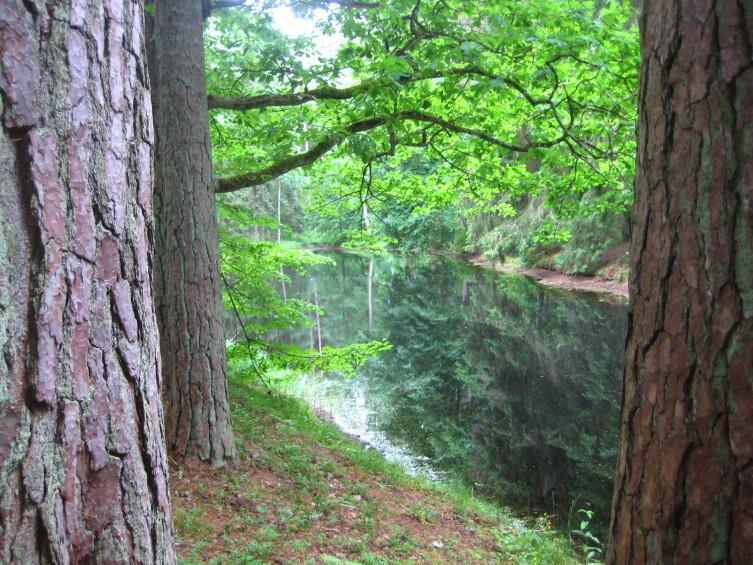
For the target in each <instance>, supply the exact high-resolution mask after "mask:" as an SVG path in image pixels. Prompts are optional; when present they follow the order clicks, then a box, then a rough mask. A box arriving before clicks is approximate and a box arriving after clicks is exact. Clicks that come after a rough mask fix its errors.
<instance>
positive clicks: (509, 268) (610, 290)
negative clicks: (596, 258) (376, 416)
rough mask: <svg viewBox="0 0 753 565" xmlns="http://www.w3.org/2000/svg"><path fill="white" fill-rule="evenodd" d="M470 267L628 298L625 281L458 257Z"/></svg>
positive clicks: (544, 283) (562, 287) (464, 256)
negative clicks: (515, 274) (514, 274)
mask: <svg viewBox="0 0 753 565" xmlns="http://www.w3.org/2000/svg"><path fill="white" fill-rule="evenodd" d="M459 257H461V258H463V259H465V260H466V261H468V262H469V263H471V264H472V265H475V266H476V267H480V268H482V269H491V270H493V271H498V272H501V273H517V274H521V275H525V276H527V277H531V278H533V279H534V280H535V281H536V282H537V283H539V284H541V285H544V286H549V287H555V288H561V289H563V290H580V291H585V292H596V293H600V294H608V295H612V296H619V297H621V298H628V283H627V281H618V280H611V279H604V278H600V277H585V276H578V275H565V274H563V273H560V272H558V271H553V270H550V269H542V268H526V267H518V266H516V265H510V264H508V263H499V262H498V261H487V260H486V259H483V258H482V257H481V255H480V254H466V255H459Z"/></svg>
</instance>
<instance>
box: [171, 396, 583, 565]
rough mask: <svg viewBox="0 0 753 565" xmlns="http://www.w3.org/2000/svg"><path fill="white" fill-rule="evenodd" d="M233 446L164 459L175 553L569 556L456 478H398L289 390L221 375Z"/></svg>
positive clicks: (285, 557)
mask: <svg viewBox="0 0 753 565" xmlns="http://www.w3.org/2000/svg"><path fill="white" fill-rule="evenodd" d="M231 402H232V410H233V424H234V426H235V430H236V434H237V441H238V444H239V448H240V451H241V458H240V460H239V461H238V462H237V463H234V464H233V465H229V466H226V467H224V468H222V469H210V468H207V467H204V466H200V465H191V464H189V465H185V466H177V465H176V466H173V468H172V475H171V481H172V495H173V507H174V519H175V527H176V530H177V538H178V552H179V555H180V557H181V559H182V561H181V562H182V563H184V564H186V565H188V564H191V565H193V564H197V563H238V564H245V565H250V564H260V563H290V564H300V563H305V564H312V565H313V564H330V565H334V564H341V565H343V564H357V563H361V564H364V565H369V564H374V565H376V564H393V563H395V564H409V563H531V564H536V563H552V564H560V563H561V564H570V563H578V562H579V560H578V558H577V557H576V555H575V552H574V551H573V549H572V548H571V547H570V545H569V543H568V541H567V540H566V539H564V538H563V537H562V536H561V535H559V534H556V533H554V532H552V531H549V530H548V529H547V525H546V524H545V523H544V524H538V526H526V525H525V524H524V523H523V522H521V521H520V520H518V519H516V518H514V517H513V516H512V515H511V514H510V513H509V512H508V511H507V510H506V509H504V508H500V507H498V506H495V505H492V504H489V503H486V502H484V501H481V500H478V499H477V498H474V497H473V496H471V494H470V492H469V491H468V490H467V489H465V488H463V487H459V486H457V487H456V486H447V485H442V486H438V485H434V484H430V483H428V482H427V481H422V480H418V479H414V478H411V477H408V476H407V475H406V474H405V473H404V472H403V471H402V469H400V468H399V467H398V466H396V465H393V464H390V463H388V462H386V461H385V460H384V459H383V457H382V456H381V455H380V454H379V453H377V452H375V451H374V450H370V449H367V448H365V447H364V446H362V445H361V444H359V443H357V442H355V441H353V440H352V439H350V438H348V437H347V436H345V435H344V434H342V433H341V432H340V431H339V430H338V429H337V428H336V427H335V426H333V425H332V424H329V423H327V422H324V421H322V420H320V419H319V418H317V417H316V416H315V415H314V414H313V413H312V412H311V410H310V409H309V408H308V407H307V406H306V405H305V404H304V403H303V402H302V401H300V400H296V399H292V398H289V397H284V396H277V395H275V396H270V395H268V394H266V393H265V392H264V391H262V390H259V389H257V388H253V387H249V386H247V385H243V384H241V383H238V382H234V383H231Z"/></svg>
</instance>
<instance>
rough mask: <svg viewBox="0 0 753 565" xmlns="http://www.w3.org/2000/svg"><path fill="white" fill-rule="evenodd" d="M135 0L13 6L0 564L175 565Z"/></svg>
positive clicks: (6, 108) (2, 42)
mask: <svg viewBox="0 0 753 565" xmlns="http://www.w3.org/2000/svg"><path fill="white" fill-rule="evenodd" d="M142 24H143V16H142V11H141V3H140V2H138V1H137V0H121V1H117V2H115V1H110V0H103V1H102V2H96V3H91V2H73V3H71V2H62V1H53V0H47V1H43V0H40V1H36V2H22V1H21V0H3V1H2V2H0V94H2V96H1V97H0V100H1V102H0V114H2V120H1V121H2V125H1V126H0V349H1V350H2V355H0V485H2V489H0V562H3V563H19V564H20V563H59V564H63V563H138V564H152V563H167V564H169V563H173V562H174V561H175V557H174V552H173V538H172V524H171V516H170V502H169V495H168V485H167V458H166V453H165V444H164V431H163V419H162V407H161V403H160V396H159V391H160V365H159V361H160V356H159V344H158V341H157V324H156V319H155V314H154V305H153V300H152V288H151V285H152V267H151V264H152V261H153V260H154V256H153V249H152V244H151V240H150V237H151V232H152V230H153V213H152V145H153V132H152V119H151V102H150V98H149V91H148V89H147V81H146V61H145V57H144V30H143V25H142Z"/></svg>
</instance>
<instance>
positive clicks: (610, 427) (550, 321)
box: [291, 253, 625, 526]
mask: <svg viewBox="0 0 753 565" xmlns="http://www.w3.org/2000/svg"><path fill="white" fill-rule="evenodd" d="M331 256H332V257H333V258H334V259H335V260H336V262H337V265H336V266H322V267H318V268H316V269H313V270H312V271H311V272H310V273H309V274H308V275H307V277H306V278H302V279H298V280H296V281H294V283H295V284H294V289H293V291H292V292H293V293H295V294H296V295H297V296H300V297H302V298H307V299H309V300H311V301H313V298H314V295H316V300H318V302H319V304H320V305H321V307H322V308H323V309H324V310H325V312H326V313H327V314H326V315H325V316H322V317H321V319H320V320H319V324H318V326H319V327H318V330H317V329H316V328H315V329H314V330H313V331H312V332H310V331H309V330H305V332H301V334H300V335H297V336H292V337H291V339H294V340H296V341H299V342H302V343H305V344H309V343H311V341H313V340H315V339H316V340H317V341H318V339H321V340H322V343H323V344H324V345H343V344H346V343H349V342H352V341H354V340H366V339H371V338H387V339H388V340H389V341H390V343H392V344H393V346H394V349H393V350H391V351H389V352H386V353H383V354H382V355H380V356H379V357H378V358H377V359H373V360H371V361H370V362H369V363H368V364H367V365H366V366H365V367H364V368H363V369H362V370H361V371H360V372H359V374H358V376H357V377H355V378H353V379H350V380H347V381H344V380H342V379H341V378H339V377H337V376H336V375H324V376H321V375H318V376H310V377H308V378H307V381H306V382H304V383H302V384H301V386H300V388H301V390H302V391H303V392H304V394H305V395H306V396H307V397H308V398H309V399H310V400H312V402H314V403H315V404H318V405H319V406H320V407H322V408H324V409H325V410H326V411H328V412H329V413H331V414H332V416H333V419H334V420H335V421H336V422H337V423H338V424H339V425H340V426H341V427H342V428H344V429H345V430H346V431H348V432H349V433H352V434H355V435H359V436H361V438H362V439H363V440H364V441H366V442H368V443H370V444H372V445H374V446H375V447H376V448H378V449H380V450H382V451H384V452H385V453H386V454H387V456H388V457H390V458H392V459H394V460H398V461H401V462H402V463H403V464H405V465H406V466H407V467H408V468H409V470H412V471H413V472H416V473H422V474H429V475H430V476H436V475H437V474H438V473H439V474H442V473H445V474H450V475H452V476H455V477H461V478H463V479H464V480H467V481H472V482H474V483H476V485H478V486H479V487H480V488H483V489H484V490H486V491H488V492H489V493H492V494H494V495H498V496H501V497H502V498H503V499H504V500H505V501H506V502H507V503H509V504H514V505H517V506H519V507H524V508H526V509H531V510H546V511H553V510H554V511H556V512H559V513H565V514H566V513H567V512H568V511H569V510H570V509H571V508H584V507H587V506H591V507H593V508H594V509H595V510H596V511H597V516H598V517H599V521H600V523H601V524H602V526H603V525H604V524H605V523H606V521H607V520H608V512H609V499H610V496H611V481H612V471H613V466H614V461H615V459H616V452H617V422H618V413H619V402H620V393H621V376H622V348H623V339H624V332H625V309H624V306H622V305H620V304H612V303H609V302H607V301H604V300H601V299H599V298H597V297H594V296H590V295H582V294H574V293H566V292H562V291H557V290H552V289H547V288H543V287H541V286H539V285H535V284H533V283H531V282H530V281H529V280H527V279H526V278H524V277H520V276H516V275H505V274H500V273H491V272H486V271H481V270H479V269H477V268H475V267H471V266H468V265H466V264H464V263H461V262H458V261H455V260H452V259H448V258H442V257H435V256H393V255H383V256H377V257H371V258H370V257H364V256H359V255H353V254H343V253H333V254H331Z"/></svg>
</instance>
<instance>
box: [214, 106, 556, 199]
mask: <svg viewBox="0 0 753 565" xmlns="http://www.w3.org/2000/svg"><path fill="white" fill-rule="evenodd" d="M392 120H410V121H415V122H423V123H429V124H433V125H437V126H440V127H441V128H443V129H445V130H447V131H452V132H455V133H462V134H465V135H470V136H473V137H477V138H479V139H481V140H483V141H485V142H487V143H490V144H492V145H496V146H497V147H501V148H503V149H506V150H508V151H513V152H516V153H525V152H527V151H529V150H530V149H532V148H535V147H541V148H544V147H552V146H553V145H556V144H558V143H561V142H562V141H564V140H565V139H566V138H567V131H563V133H562V135H561V136H559V137H557V138H554V139H551V140H548V141H530V140H527V142H526V144H525V145H515V144H512V143H507V142H504V141H502V140H500V139H497V138H496V137H494V136H492V135H489V134H487V133H485V132H483V131H481V130H478V129H473V128H467V127H465V126H461V125H458V124H455V123H453V122H450V121H448V120H445V119H443V118H440V117H438V116H433V115H431V114H427V113H425V112H419V111H416V110H406V111H403V112H397V113H396V114H392V115H387V116H378V117H375V118H369V119H366V120H360V121H357V122H353V123H352V124H350V125H348V126H346V127H345V128H343V129H341V130H339V131H337V132H336V133H334V134H333V135H331V136H329V137H327V138H325V139H323V140H322V141H320V142H319V143H318V144H316V145H315V146H314V147H313V148H311V149H310V150H308V151H306V152H304V153H299V154H298V155H293V156H291V157H286V158H285V159H282V160H280V161H278V162H277V163H274V164H272V165H269V166H268V167H265V168H263V169H260V170H258V171H252V172H250V173H244V174H241V175H236V176H232V177H225V178H221V179H217V181H216V183H215V192H218V193H225V192H235V191H236V190H241V189H243V188H248V187H251V186H258V185H260V184H264V183H266V182H269V181H271V180H273V179H275V178H277V177H279V176H281V175H284V174H285V173H287V172H290V171H292V170H294V169H298V168H300V167H305V166H306V165H310V164H312V163H313V162H315V161H316V160H317V159H319V158H320V157H321V156H322V155H324V154H325V153H327V152H328V151H330V150H331V149H332V148H334V147H335V146H337V145H338V144H340V143H342V142H343V141H345V140H346V139H347V138H348V137H350V136H351V135H353V134H356V133H360V132H364V131H369V130H372V129H375V128H378V127H379V126H383V125H385V124H387V123H388V122H390V121H392ZM393 143H395V144H397V140H396V139H395V138H394V137H393V136H392V135H391V136H390V146H391V147H392V144H393Z"/></svg>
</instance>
